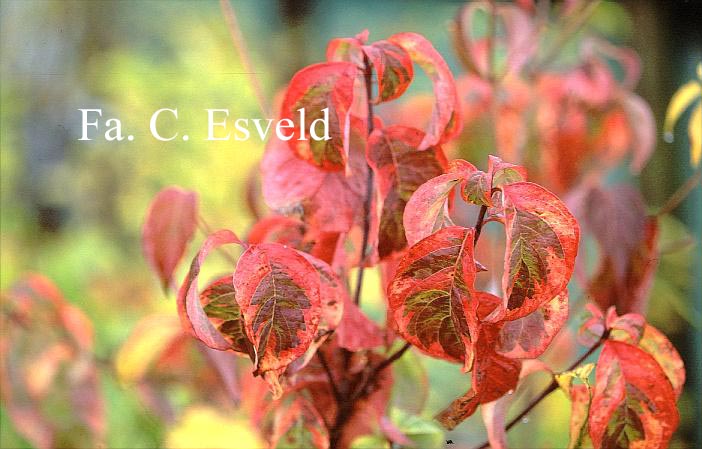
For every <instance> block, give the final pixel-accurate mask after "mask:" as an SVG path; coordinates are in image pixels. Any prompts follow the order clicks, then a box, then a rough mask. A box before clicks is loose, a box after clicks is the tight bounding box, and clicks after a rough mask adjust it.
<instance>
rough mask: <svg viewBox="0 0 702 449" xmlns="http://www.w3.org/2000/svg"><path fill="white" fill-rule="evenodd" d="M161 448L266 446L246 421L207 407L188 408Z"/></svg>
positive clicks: (251, 448) (247, 447)
mask: <svg viewBox="0 0 702 449" xmlns="http://www.w3.org/2000/svg"><path fill="white" fill-rule="evenodd" d="M165 447H167V448H171V449H180V448H182V449H186V448H187V449H195V448H203V449H204V448H208V449H209V448H211V449H215V448H237V449H257V448H264V447H266V444H265V443H264V442H263V441H262V440H261V439H260V438H259V436H258V435H257V434H256V433H255V432H254V431H253V429H252V427H251V425H250V424H249V422H248V421H247V420H245V419H242V418H231V417H227V416H224V415H221V414H220V413H218V412H217V411H216V410H214V409H212V408H209V407H192V408H190V409H188V410H187V411H186V412H185V413H184V415H183V417H182V418H181V420H180V422H179V423H178V424H177V425H176V426H175V427H174V428H173V429H171V430H170V432H169V433H168V435H167V437H166V442H165Z"/></svg>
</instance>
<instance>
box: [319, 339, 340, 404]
mask: <svg viewBox="0 0 702 449" xmlns="http://www.w3.org/2000/svg"><path fill="white" fill-rule="evenodd" d="M317 358H319V363H321V364H322V368H324V371H325V372H326V373H327V377H328V378H329V385H331V389H332V393H334V399H336V402H337V403H341V402H342V401H343V400H344V399H343V396H342V395H341V391H339V387H338V386H337V385H336V381H335V380H334V375H333V374H332V371H331V368H329V363H327V358H326V357H325V356H324V354H322V351H319V350H318V351H317Z"/></svg>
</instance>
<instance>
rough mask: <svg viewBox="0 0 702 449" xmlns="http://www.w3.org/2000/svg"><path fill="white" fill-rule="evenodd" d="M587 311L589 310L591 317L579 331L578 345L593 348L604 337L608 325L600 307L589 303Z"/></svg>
mask: <svg viewBox="0 0 702 449" xmlns="http://www.w3.org/2000/svg"><path fill="white" fill-rule="evenodd" d="M585 309H587V311H588V312H589V314H590V316H589V317H588V318H587V319H586V320H585V321H584V322H583V324H582V325H581V326H580V328H579V329H578V343H580V344H581V345H583V346H587V347H591V346H593V345H594V344H596V343H597V341H598V340H599V339H600V337H602V335H603V334H604V332H605V329H606V325H605V319H604V314H603V313H602V310H600V308H599V307H597V306H596V305H595V304H593V303H587V304H585Z"/></svg>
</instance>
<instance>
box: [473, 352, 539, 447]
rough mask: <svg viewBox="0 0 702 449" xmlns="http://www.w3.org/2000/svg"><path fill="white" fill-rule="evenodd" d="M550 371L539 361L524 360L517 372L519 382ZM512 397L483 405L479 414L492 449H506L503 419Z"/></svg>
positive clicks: (506, 396)
mask: <svg viewBox="0 0 702 449" xmlns="http://www.w3.org/2000/svg"><path fill="white" fill-rule="evenodd" d="M541 371H545V372H548V373H550V372H551V370H550V369H549V368H548V367H547V366H546V365H545V364H544V363H543V362H541V361H540V360H537V359H534V360H525V361H524V362H523V363H522V366H521V370H520V371H519V380H521V379H524V378H525V377H527V376H529V375H530V374H533V373H537V372H541ZM513 398H514V395H505V396H502V397H501V398H500V399H498V400H496V401H492V402H487V403H484V404H482V405H481V406H480V412H481V415H482V418H483V423H484V424H485V430H486V431H487V437H488V442H489V443H490V447H491V448H492V449H507V433H506V430H505V417H506V415H507V412H508V410H509V407H510V405H511V403H512V399H513Z"/></svg>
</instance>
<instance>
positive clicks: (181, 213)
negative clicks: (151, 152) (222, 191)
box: [142, 187, 197, 289]
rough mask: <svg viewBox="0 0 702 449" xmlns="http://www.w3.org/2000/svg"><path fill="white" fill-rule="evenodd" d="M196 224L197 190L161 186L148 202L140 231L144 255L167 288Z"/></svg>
mask: <svg viewBox="0 0 702 449" xmlns="http://www.w3.org/2000/svg"><path fill="white" fill-rule="evenodd" d="M196 228H197V194H196V193H195V192H190V191H187V190H183V189H181V188H180V187H167V188H165V189H163V190H161V191H160V192H159V193H158V194H157V195H156V196H155V197H154V199H153V201H152V202H151V205H150V206H149V210H148V212H147V213H146V220H145V222H144V228H143V231H142V247H143V249H144V256H145V257H146V260H147V261H148V262H149V264H151V267H152V268H153V270H154V271H155V272H156V274H157V275H158V277H159V279H160V280H161V283H162V285H163V288H164V289H166V288H168V286H169V285H170V283H171V282H172V280H173V272H174V271H175V269H176V267H177V266H178V262H180V260H181V259H182V257H183V254H184V253H185V249H186V247H187V244H188V242H189V241H190V239H191V238H192V237H193V234H195V229H196Z"/></svg>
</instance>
